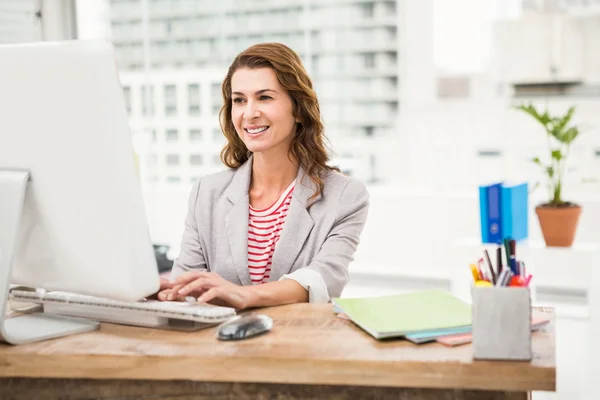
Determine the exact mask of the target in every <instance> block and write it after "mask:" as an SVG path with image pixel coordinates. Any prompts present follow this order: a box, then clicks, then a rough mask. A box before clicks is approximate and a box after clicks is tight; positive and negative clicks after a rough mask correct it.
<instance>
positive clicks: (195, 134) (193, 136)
mask: <svg viewBox="0 0 600 400" xmlns="http://www.w3.org/2000/svg"><path fill="white" fill-rule="evenodd" d="M201 140H202V131H201V130H200V129H190V142H199V141H201Z"/></svg>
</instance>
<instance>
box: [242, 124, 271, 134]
mask: <svg viewBox="0 0 600 400" xmlns="http://www.w3.org/2000/svg"><path fill="white" fill-rule="evenodd" d="M267 128H268V126H263V127H261V128H256V129H246V130H247V131H248V133H259V132H262V131H264V130H266V129H267Z"/></svg>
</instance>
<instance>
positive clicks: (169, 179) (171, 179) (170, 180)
mask: <svg viewBox="0 0 600 400" xmlns="http://www.w3.org/2000/svg"><path fill="white" fill-rule="evenodd" d="M179 182H181V178H180V177H179V176H175V175H171V176H167V183H179Z"/></svg>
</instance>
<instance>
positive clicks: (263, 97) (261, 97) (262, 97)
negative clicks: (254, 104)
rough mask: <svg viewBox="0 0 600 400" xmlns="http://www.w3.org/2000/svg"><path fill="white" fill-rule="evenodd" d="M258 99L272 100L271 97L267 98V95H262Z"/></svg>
mask: <svg viewBox="0 0 600 400" xmlns="http://www.w3.org/2000/svg"><path fill="white" fill-rule="evenodd" d="M258 99H259V100H269V99H272V97H271V96H267V95H262V96H260V97H259V98H258Z"/></svg>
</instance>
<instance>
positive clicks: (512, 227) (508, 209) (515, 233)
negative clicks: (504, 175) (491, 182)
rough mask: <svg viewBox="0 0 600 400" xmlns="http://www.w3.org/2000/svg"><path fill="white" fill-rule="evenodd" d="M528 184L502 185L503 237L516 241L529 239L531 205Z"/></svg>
mask: <svg viewBox="0 0 600 400" xmlns="http://www.w3.org/2000/svg"><path fill="white" fill-rule="evenodd" d="M528 193H529V190H528V187H527V183H521V184H518V185H507V184H504V185H502V188H501V200H500V204H501V220H502V222H501V225H502V236H503V237H510V238H512V239H514V240H517V241H518V240H523V239H526V238H527V235H528V231H529V215H528V210H529V204H528Z"/></svg>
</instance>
